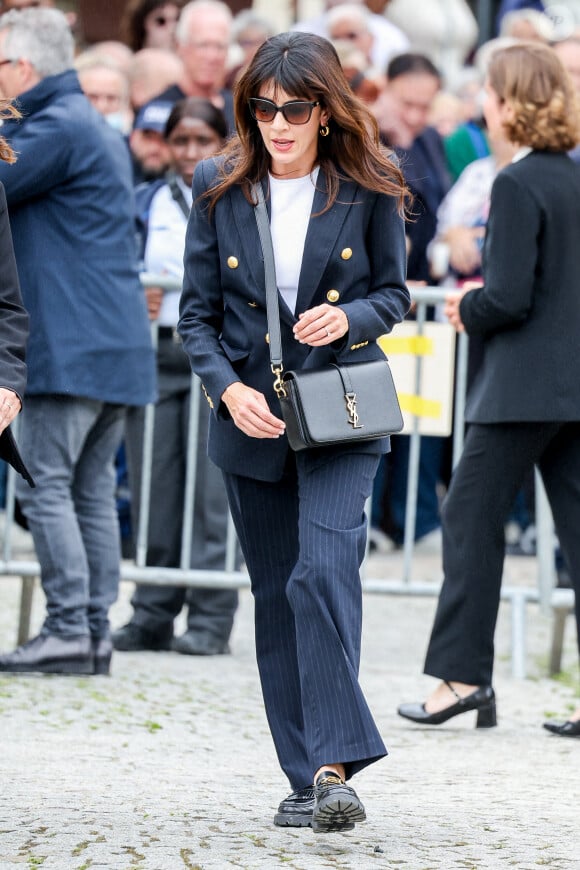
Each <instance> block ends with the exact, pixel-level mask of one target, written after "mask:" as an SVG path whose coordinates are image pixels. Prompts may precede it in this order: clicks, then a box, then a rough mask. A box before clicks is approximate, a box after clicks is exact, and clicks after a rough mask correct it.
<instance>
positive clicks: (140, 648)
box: [112, 622, 173, 652]
mask: <svg viewBox="0 0 580 870" xmlns="http://www.w3.org/2000/svg"><path fill="white" fill-rule="evenodd" d="M172 638H173V625H169V626H167V628H164V629H161V630H160V631H152V630H151V629H150V628H143V627H142V626H141V625H137V624H136V623H134V622H128V623H127V625H124V626H123V627H122V628H119V629H117V631H114V632H113V634H112V640H113V646H114V648H115V649H116V650H119V652H144V651H145V650H153V651H154V652H159V651H160V650H168V649H171V640H172Z"/></svg>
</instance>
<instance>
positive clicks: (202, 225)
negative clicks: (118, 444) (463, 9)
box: [179, 159, 410, 481]
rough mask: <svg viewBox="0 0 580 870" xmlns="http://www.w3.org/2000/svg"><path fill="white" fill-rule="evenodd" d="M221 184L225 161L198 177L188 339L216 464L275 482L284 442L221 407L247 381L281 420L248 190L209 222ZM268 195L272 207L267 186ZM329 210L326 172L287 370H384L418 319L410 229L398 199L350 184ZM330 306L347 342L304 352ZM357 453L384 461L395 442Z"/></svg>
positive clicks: (188, 259)
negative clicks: (383, 361) (391, 342)
mask: <svg viewBox="0 0 580 870" xmlns="http://www.w3.org/2000/svg"><path fill="white" fill-rule="evenodd" d="M217 172H218V164H217V162H216V160H215V159H210V160H206V161H203V162H202V163H200V164H199V165H198V167H197V168H196V171H195V176H194V180H193V201H194V204H193V208H192V212H191V216H190V219H189V225H188V229H187V236H186V244H185V272H184V284H183V293H182V298H181V316H180V322H179V332H180V334H181V336H182V338H183V342H184V347H185V350H186V352H187V354H188V355H189V357H190V360H191V365H192V368H193V370H194V371H195V372H196V373H197V374H198V375H199V376H200V378H201V380H202V383H203V386H204V390H205V392H206V396H207V399H208V401H209V403H210V406H211V407H212V410H213V414H212V417H211V420H210V429H209V455H210V457H211V458H212V459H213V461H214V462H215V463H216V464H217V465H218V466H219V467H220V468H222V469H223V470H224V471H227V472H230V473H232V474H240V475H245V476H249V477H254V478H256V479H258V480H266V481H275V480H278V479H279V478H280V477H281V475H282V473H283V469H284V464H285V460H286V454H287V451H288V449H289V448H288V442H287V439H286V437H285V436H284V437H281V438H279V439H257V438H250V437H248V436H247V435H245V434H244V433H243V432H241V430H239V429H238V428H237V427H236V426H235V424H234V422H233V420H232V419H231V418H230V416H229V412H228V411H227V408H226V406H225V404H224V403H223V402H222V401H221V396H222V394H223V392H224V390H225V389H226V388H227V387H228V386H229V385H230V384H232V383H234V382H235V381H242V382H243V383H244V384H246V385H247V386H250V387H253V388H254V389H256V390H258V391H260V392H261V393H263V394H264V395H265V397H266V399H267V401H268V404H269V407H270V409H271V410H272V412H273V413H274V414H276V415H277V416H279V417H280V416H281V413H280V408H279V403H278V399H277V398H276V395H275V393H274V389H273V375H272V373H271V370H270V357H269V347H268V325H267V318H266V289H265V279H264V264H263V257H262V249H261V245H260V239H259V235H258V229H257V225H256V220H255V216H254V209H253V207H252V205H251V204H250V203H249V202H248V201H247V200H246V198H245V196H244V194H243V192H242V189H241V188H240V187H234V188H231V189H230V190H229V191H228V192H227V193H226V194H225V195H224V196H222V197H221V198H220V199H219V200H218V202H217V204H216V206H215V209H214V211H213V214H212V215H211V216H210V215H209V213H208V207H207V200H206V199H205V198H204V197H203V194H204V193H205V192H206V191H207V190H208V188H210V187H211V186H212V185H213V184H214V183H215V180H216V176H217ZM263 185H264V192H265V196H266V201H267V202H268V200H269V197H268V192H267V181H266V180H265V181H264V182H263ZM325 203H326V181H325V177H324V175H323V173H322V172H321V173H319V176H318V181H317V189H316V191H315V194H314V201H313V206H312V213H311V218H310V222H309V225H308V231H307V234H306V241H305V245H304V253H303V256H302V266H301V271H300V279H299V284H298V298H297V305H296V314H294V313H293V312H291V311H290V310H289V308H288V307H287V305H286V304H285V303H284V301H283V300H282V298H281V297H280V321H281V331H282V351H283V359H284V368H285V370H289V369H302V368H312V367H317V366H320V365H324V364H326V363H328V362H331V361H338V362H341V363H345V362H362V361H366V360H374V359H380V358H381V356H382V351H381V350H380V348H379V346H378V345H377V344H376V339H377V338H378V337H379V336H380V335H383V334H384V333H388V332H390V331H391V329H392V328H393V326H394V325H395V324H396V323H399V322H400V321H401V320H402V319H403V317H404V316H405V314H406V313H407V311H408V308H409V301H410V298H409V292H408V290H407V287H406V285H405V236H404V224H403V219H402V218H401V216H400V214H399V213H398V210H397V203H396V200H395V198H394V197H388V196H386V195H384V194H378V193H373V192H371V191H368V190H365V189H363V188H361V187H360V186H359V185H357V184H356V183H354V182H352V181H348V180H346V181H342V182H341V184H340V190H339V193H338V198H337V201H336V203H335V204H334V205H333V206H332V208H331V209H329V210H328V211H326V212H324V213H321V212H323V209H324V205H325ZM322 303H329V304H331V305H338V306H340V307H341V308H342V309H343V311H344V312H345V314H346V315H347V317H348V322H349V331H348V333H347V335H346V336H345V337H344V338H342V339H340V340H339V341H336V342H333V343H332V344H330V345H327V346H325V347H319V348H311V347H309V346H306V345H301V344H300V343H299V342H297V341H296V339H295V338H294V336H293V332H292V327H293V325H294V324H295V323H296V321H297V315H298V314H299V313H301V312H304V311H306V310H307V309H309V308H312V307H314V306H316V305H321V304H322ZM325 449H326V450H329V449H332V448H325ZM357 449H367V450H374V451H376V452H384V451H386V450H388V439H380V440H379V441H373V442H368V443H367V445H366V446H364V447H363V445H359V446H358V448H357Z"/></svg>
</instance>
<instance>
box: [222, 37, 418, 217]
mask: <svg viewBox="0 0 580 870" xmlns="http://www.w3.org/2000/svg"><path fill="white" fill-rule="evenodd" d="M270 82H271V83H273V84H274V86H275V87H278V88H280V89H281V90H283V91H285V92H286V93H287V94H290V95H291V96H293V97H297V98H302V97H303V98H305V99H309V100H319V101H320V104H321V106H322V108H324V109H327V110H328V112H329V113H330V120H329V122H328V127H329V135H328V136H325V137H322V136H321V137H320V139H319V144H318V160H319V163H320V168H321V169H322V170H323V172H324V174H325V175H326V178H327V190H328V197H327V202H326V205H325V208H324V211H327V210H328V209H329V208H330V207H331V206H332V205H333V203H334V202H336V198H337V194H338V189H339V182H340V179H341V178H345V177H346V178H349V179H352V180H353V181H356V182H357V183H358V184H360V185H361V186H362V187H365V188H367V189H369V190H375V191H377V192H379V193H385V194H387V195H389V196H393V197H395V199H396V200H397V204H398V207H399V209H400V210H401V211H402V210H403V207H404V202H405V198H406V187H405V182H404V180H403V176H402V173H401V172H400V170H399V168H398V167H397V166H396V165H395V163H393V161H392V160H391V159H390V157H389V152H387V151H386V150H385V149H384V148H383V147H382V146H381V144H380V142H379V130H378V125H377V122H376V120H375V118H374V116H373V115H372V114H371V112H370V111H369V109H368V108H367V107H366V106H365V104H364V103H363V102H362V101H361V100H359V99H358V98H357V97H355V95H354V94H353V92H352V90H351V89H350V87H349V84H348V82H347V80H346V78H345V75H344V73H343V71H342V67H341V65H340V61H339V59H338V55H337V53H336V51H335V49H334V46H333V45H332V44H331V43H330V42H329V41H328V40H327V39H323V38H322V37H320V36H314V35H313V34H311V33H301V32H291V33H280V34H278V35H277V36H273V37H272V38H271V39H268V40H267V41H266V42H265V43H264V44H263V45H262V46H260V48H259V49H258V51H257V52H256V54H255V55H254V58H253V60H252V61H251V63H250V64H249V66H248V68H247V69H246V71H245V72H244V73H243V75H242V76H241V78H240V80H239V82H238V84H237V86H236V90H235V93H234V110H235V119H236V128H237V131H238V135H237V137H235V138H234V139H232V140H231V141H230V142H229V143H228V145H227V146H226V148H225V149H224V152H223V154H224V160H223V163H222V176H221V178H220V180H219V181H218V183H217V185H216V186H215V187H213V188H212V189H211V190H210V191H209V192H208V194H207V196H208V199H209V203H210V210H211V209H213V207H214V205H215V203H216V202H217V201H218V199H220V197H222V196H223V195H224V194H225V193H226V191H228V190H229V189H230V188H231V187H233V186H234V185H241V187H242V189H243V191H244V194H245V196H246V198H247V199H248V201H250V202H251V185H252V184H254V183H255V182H257V181H259V180H260V179H262V178H264V177H265V176H266V175H267V173H268V169H269V166H270V156H269V154H268V151H267V150H266V147H265V145H264V143H263V140H262V136H261V134H260V131H259V129H258V125H257V122H256V121H254V119H253V118H252V116H251V114H250V110H249V108H248V100H249V98H250V97H256V96H258V95H259V93H260V87H262V85H264V84H266V83H270Z"/></svg>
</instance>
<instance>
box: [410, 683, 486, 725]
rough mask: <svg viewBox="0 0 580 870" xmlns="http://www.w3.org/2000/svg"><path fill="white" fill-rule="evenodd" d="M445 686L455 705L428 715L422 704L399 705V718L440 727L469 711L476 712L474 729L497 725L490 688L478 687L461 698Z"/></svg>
mask: <svg viewBox="0 0 580 870" xmlns="http://www.w3.org/2000/svg"><path fill="white" fill-rule="evenodd" d="M445 685H446V686H447V687H448V688H449V689H450V690H451V691H452V692H453V694H454V695H455V697H456V698H457V702H456V703H455V704H451V706H450V707H445V708H444V709H443V710H438V711H437V712H436V713H428V712H427V710H426V709H425V705H424V704H401V706H400V707H399V708H398V710H397V712H398V714H399V716H403V718H404V719H410V720H411V722H417V723H418V724H419V725H442V724H443V722H447V721H448V720H449V719H453V717H454V716H459V715H460V714H461V713H467V712H469V710H477V720H476V723H475V727H476V728H493V727H494V726H495V725H497V713H496V706H495V692H494V691H493V689H492V688H491V686H480V687H479V689H476V690H475V692H472V693H471V694H470V695H467V696H466V697H465V698H462V697H461V696H460V695H459V694H458V693H457V692H456V691H455V689H454V688H453V686H452V685H451V684H450V683H448V682H447V681H445Z"/></svg>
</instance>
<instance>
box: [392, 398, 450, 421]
mask: <svg viewBox="0 0 580 870" xmlns="http://www.w3.org/2000/svg"><path fill="white" fill-rule="evenodd" d="M398 396H399V405H400V406H401V411H406V412H407V413H408V414H412V415H413V416H414V417H430V418H431V419H433V420H439V419H440V418H441V414H442V411H443V405H442V403H441V402H435V401H433V400H432V399H423V398H421V396H413V395H411V394H410V393H399V394H398Z"/></svg>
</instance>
